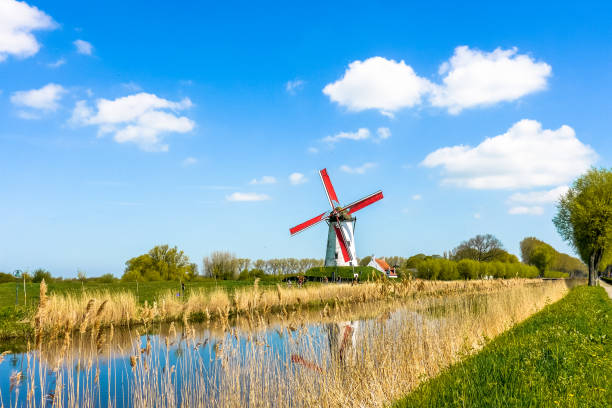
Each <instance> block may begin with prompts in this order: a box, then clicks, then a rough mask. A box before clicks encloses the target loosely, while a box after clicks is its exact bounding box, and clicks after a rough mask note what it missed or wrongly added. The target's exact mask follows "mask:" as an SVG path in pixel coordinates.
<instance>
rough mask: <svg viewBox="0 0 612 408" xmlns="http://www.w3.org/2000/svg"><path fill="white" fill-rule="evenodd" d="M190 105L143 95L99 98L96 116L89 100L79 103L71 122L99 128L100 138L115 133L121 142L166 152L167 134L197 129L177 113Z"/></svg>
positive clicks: (117, 140) (185, 101) (189, 101)
mask: <svg viewBox="0 0 612 408" xmlns="http://www.w3.org/2000/svg"><path fill="white" fill-rule="evenodd" d="M191 106H192V103H191V100H189V98H185V99H183V100H182V101H180V102H172V101H169V100H167V99H163V98H160V97H158V96H157V95H154V94H150V93H144V92H141V93H138V94H134V95H129V96H124V97H122V98H117V99H114V100H109V99H98V100H97V101H96V108H97V111H96V112H95V113H94V111H93V110H92V109H91V108H90V107H89V106H88V105H87V102H86V101H78V102H77V104H76V106H75V108H74V111H73V113H72V119H71V121H72V122H73V123H75V124H81V125H97V126H98V134H99V135H100V136H102V135H104V134H106V133H112V134H113V138H114V140H115V141H116V142H118V143H126V142H130V143H135V144H137V145H138V146H139V147H140V148H141V149H142V150H145V151H167V150H168V145H167V144H164V143H162V140H163V136H164V134H167V133H186V132H189V131H191V130H192V129H193V128H194V126H195V123H194V122H193V121H192V120H191V119H189V118H187V117H185V116H179V115H178V114H177V112H178V111H181V110H184V109H187V108H189V107H191Z"/></svg>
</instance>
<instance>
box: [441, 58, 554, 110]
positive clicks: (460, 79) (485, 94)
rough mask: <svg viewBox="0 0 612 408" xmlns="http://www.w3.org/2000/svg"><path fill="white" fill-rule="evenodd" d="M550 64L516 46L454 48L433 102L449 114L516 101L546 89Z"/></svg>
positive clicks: (444, 64)
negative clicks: (490, 49)
mask: <svg viewBox="0 0 612 408" xmlns="http://www.w3.org/2000/svg"><path fill="white" fill-rule="evenodd" d="M551 71H552V69H551V67H550V65H548V64H546V63H545V62H536V61H534V60H533V59H532V58H530V57H529V56H528V55H521V54H517V49H516V48H511V49H508V50H503V49H501V48H497V49H495V50H494V51H492V52H482V51H479V50H471V49H470V48H469V47H466V46H462V47H457V48H456V49H455V54H454V55H453V56H452V57H451V59H450V61H448V62H445V63H443V64H442V65H441V66H440V70H439V73H440V74H441V75H445V76H444V78H443V79H442V85H441V86H436V87H435V88H433V93H432V95H431V104H432V105H433V106H440V107H445V108H448V110H449V112H450V113H455V114H456V113H459V112H460V111H461V110H463V109H466V108H471V107H475V106H483V105H492V104H495V103H498V102H502V101H514V100H516V99H518V98H520V97H522V96H524V95H527V94H529V93H532V92H536V91H540V90H542V89H545V88H546V84H547V79H548V77H549V76H550V74H551Z"/></svg>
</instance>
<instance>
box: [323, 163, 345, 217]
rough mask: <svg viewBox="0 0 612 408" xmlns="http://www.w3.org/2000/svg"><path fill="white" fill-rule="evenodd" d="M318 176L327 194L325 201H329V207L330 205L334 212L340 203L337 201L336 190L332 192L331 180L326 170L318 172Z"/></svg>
mask: <svg viewBox="0 0 612 408" xmlns="http://www.w3.org/2000/svg"><path fill="white" fill-rule="evenodd" d="M319 175H320V176H321V181H322V182H323V187H324V188H325V193H326V194H327V199H328V200H329V205H331V208H332V210H334V209H335V208H336V207H339V206H340V201H339V200H338V196H337V195H336V190H334V186H333V185H332V182H331V179H330V178H329V175H328V174H327V169H323V170H321V171H319Z"/></svg>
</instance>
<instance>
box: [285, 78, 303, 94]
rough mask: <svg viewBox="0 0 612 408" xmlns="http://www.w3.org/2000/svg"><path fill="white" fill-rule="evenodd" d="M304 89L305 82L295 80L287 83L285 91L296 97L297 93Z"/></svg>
mask: <svg viewBox="0 0 612 408" xmlns="http://www.w3.org/2000/svg"><path fill="white" fill-rule="evenodd" d="M303 87H304V81H302V80H301V79H294V80H293V81H287V83H286V84H285V90H286V91H287V92H288V93H290V94H291V95H295V93H296V92H297V91H299V90H300V89H302V88H303Z"/></svg>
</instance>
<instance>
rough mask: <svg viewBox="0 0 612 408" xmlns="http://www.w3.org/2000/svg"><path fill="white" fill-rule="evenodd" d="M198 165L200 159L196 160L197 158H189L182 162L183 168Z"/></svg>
mask: <svg viewBox="0 0 612 408" xmlns="http://www.w3.org/2000/svg"><path fill="white" fill-rule="evenodd" d="M197 163H198V159H196V158H195V157H187V158H185V159H184V160H183V161H182V162H181V164H182V165H183V167H189V166H193V165H195V164H197Z"/></svg>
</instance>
